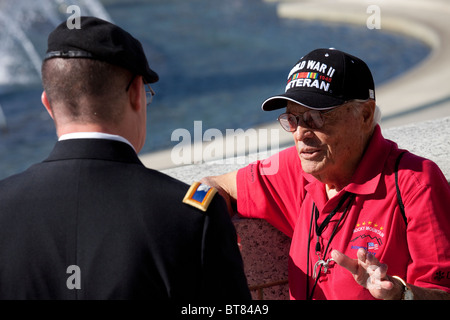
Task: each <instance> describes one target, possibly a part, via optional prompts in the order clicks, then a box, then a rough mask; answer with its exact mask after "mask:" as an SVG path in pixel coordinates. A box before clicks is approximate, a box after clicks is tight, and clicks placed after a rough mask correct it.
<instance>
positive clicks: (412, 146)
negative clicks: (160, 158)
mask: <svg viewBox="0 0 450 320" xmlns="http://www.w3.org/2000/svg"><path fill="white" fill-rule="evenodd" d="M383 135H384V136H385V137H386V138H387V139H390V140H393V141H395V142H397V143H398V145H399V147H400V148H404V149H407V150H409V151H411V152H413V153H415V154H417V155H419V156H422V157H425V158H428V159H430V160H433V161H434V162H436V163H437V164H438V166H439V167H440V168H441V170H442V172H443V173H444V175H445V176H446V177H447V180H449V182H450V157H449V155H450V118H442V119H438V120H432V121H426V122H421V123H415V124H411V125H406V126H402V127H397V128H390V129H387V130H383ZM273 151H274V150H271V152H273ZM266 156H267V154H252V155H249V156H248V157H247V158H246V159H245V162H249V161H253V160H256V159H263V158H265V157H266ZM245 162H244V161H238V159H236V158H235V159H227V160H222V161H210V162H206V163H202V164H198V165H189V166H184V167H178V168H173V169H167V170H163V172H165V173H166V174H168V175H170V176H173V177H175V178H177V179H180V180H182V181H184V182H186V183H188V184H191V183H192V182H194V181H198V180H199V179H200V178H202V177H204V176H209V175H219V174H222V173H225V172H229V171H232V170H236V169H239V168H241V167H243V166H244V165H245V164H243V163H245ZM233 222H234V225H235V227H236V231H237V233H238V235H239V242H240V247H241V253H242V257H243V260H244V268H245V272H246V274H247V280H248V284H249V287H250V290H251V292H252V296H253V298H254V299H256V300H263V299H266V300H283V299H289V287H288V282H287V280H288V271H287V269H288V255H289V246H290V239H289V238H288V237H286V236H285V235H284V234H283V233H281V232H279V231H278V230H276V229H275V228H273V227H272V226H271V225H269V224H268V223H267V222H265V221H263V220H256V219H239V218H233Z"/></svg>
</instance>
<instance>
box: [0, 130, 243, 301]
mask: <svg viewBox="0 0 450 320" xmlns="http://www.w3.org/2000/svg"><path fill="white" fill-rule="evenodd" d="M188 189H189V186H188V185H186V184H184V183H182V182H180V181H178V180H175V179H173V178H171V177H169V176H167V175H165V174H163V173H160V172H158V171H155V170H151V169H148V168H146V167H145V166H144V165H143V164H142V163H141V162H140V160H139V159H138V157H137V155H136V153H135V151H134V150H133V149H132V148H131V147H130V146H129V145H127V144H126V143H123V142H119V141H113V140H103V139H74V140H65V141H59V142H58V143H57V144H56V145H55V148H54V150H53V151H52V153H51V154H50V156H49V157H48V159H46V160H45V161H43V162H42V163H39V164H36V165H34V166H32V167H31V168H29V169H28V170H26V171H25V172H23V173H21V174H18V175H15V176H12V177H10V178H7V179H5V180H3V181H1V182H0V298H1V299H166V298H169V299H243V298H245V299H247V298H250V294H249V291H248V288H247V282H246V278H245V275H244V272H243V267H242V259H241V256H240V252H239V249H238V246H237V240H236V232H235V229H234V226H233V225H232V223H231V221H230V219H229V216H228V214H227V211H226V206H225V203H224V200H223V199H222V198H221V197H220V196H219V195H216V196H214V197H213V198H212V202H211V203H210V204H209V206H208V208H207V210H206V211H202V210H200V209H198V208H195V207H194V206H192V205H189V204H186V203H183V198H184V196H185V194H186V192H187V191H188ZM194 191H195V190H194ZM200 202H201V201H200Z"/></svg>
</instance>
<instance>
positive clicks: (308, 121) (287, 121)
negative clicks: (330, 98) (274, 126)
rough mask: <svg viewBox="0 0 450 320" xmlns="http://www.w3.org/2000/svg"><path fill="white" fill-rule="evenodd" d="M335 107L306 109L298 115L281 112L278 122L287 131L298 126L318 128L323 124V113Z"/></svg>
mask: <svg viewBox="0 0 450 320" xmlns="http://www.w3.org/2000/svg"><path fill="white" fill-rule="evenodd" d="M336 109H337V107H336V108H333V109H331V110H328V111H319V110H308V111H306V112H303V113H302V114H299V115H294V114H292V113H282V114H280V116H279V117H278V122H279V123H280V124H281V127H282V128H283V129H284V130H286V131H287V132H295V131H296V130H297V127H298V126H301V127H304V128H308V129H320V128H322V127H323V125H324V124H325V117H324V115H325V114H327V113H329V112H331V111H334V110H336Z"/></svg>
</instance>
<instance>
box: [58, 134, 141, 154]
mask: <svg viewBox="0 0 450 320" xmlns="http://www.w3.org/2000/svg"><path fill="white" fill-rule="evenodd" d="M70 139H106V140H115V141H120V142H124V143H126V144H128V145H129V146H130V147H132V148H133V150H134V152H136V149H134V147H133V145H132V144H131V143H130V141H128V140H127V139H125V138H124V137H122V136H118V135H115V134H109V133H103V132H73V133H67V134H63V135H62V136H60V137H59V139H58V141H63V140H70Z"/></svg>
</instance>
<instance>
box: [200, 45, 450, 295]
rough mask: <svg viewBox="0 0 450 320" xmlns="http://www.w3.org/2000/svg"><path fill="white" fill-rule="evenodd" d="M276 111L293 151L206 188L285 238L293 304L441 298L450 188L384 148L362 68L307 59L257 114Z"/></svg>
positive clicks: (340, 56)
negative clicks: (298, 301) (288, 239)
mask: <svg viewBox="0 0 450 320" xmlns="http://www.w3.org/2000/svg"><path fill="white" fill-rule="evenodd" d="M280 108H286V111H285V113H283V114H281V115H280V116H279V118H278V120H279V122H280V124H281V126H282V127H283V129H285V130H287V131H289V132H292V135H293V138H294V142H295V147H290V148H287V149H285V150H283V151H281V152H280V153H278V154H276V155H274V156H272V157H270V158H268V159H266V160H264V161H257V162H255V163H252V164H250V165H248V166H247V167H245V168H242V169H240V170H238V171H235V172H230V173H227V174H224V175H221V176H214V177H206V178H204V179H203V181H204V182H205V183H208V184H210V185H213V186H215V187H216V188H218V189H219V192H221V193H222V194H223V195H224V197H227V199H228V201H229V203H233V202H234V201H237V211H238V213H239V214H240V215H242V216H243V217H248V218H262V219H266V220H267V221H268V222H270V223H271V224H272V225H274V226H275V227H276V228H278V229H279V230H281V231H282V232H284V233H285V234H286V235H288V236H289V237H291V238H292V242H291V248H290V257H289V287H290V295H291V298H292V299H374V298H376V299H440V298H448V297H449V292H450V250H449V243H450V215H449V214H448V208H449V207H450V187H449V185H448V183H447V181H446V179H445V177H444V176H443V174H442V172H441V171H440V169H439V168H438V167H437V166H436V164H434V163H433V162H431V161H430V160H427V159H423V158H420V157H418V156H416V155H413V154H411V153H409V152H406V151H405V150H400V149H398V147H397V145H396V144H395V143H394V142H392V141H389V140H386V139H384V138H383V136H382V134H381V130H380V127H379V125H378V124H377V118H378V117H379V112H378V107H377V106H376V104H375V88H374V83H373V79H372V75H371V72H370V70H369V68H368V67H367V65H366V64H365V63H364V62H363V61H361V60H360V59H358V58H357V57H354V56H351V55H349V54H347V53H344V52H341V51H338V50H334V49H317V50H314V51H312V52H310V53H308V54H307V55H305V56H304V57H302V58H301V59H300V61H298V62H297V63H296V64H295V66H294V67H293V68H292V70H291V71H290V73H289V75H288V79H287V86H286V91H285V93H284V94H281V95H278V96H275V97H271V98H269V99H267V100H266V101H265V102H264V103H263V105H262V109H263V110H266V111H267V110H275V109H280ZM275 165H278V171H277V172H276V173H275V174H272V171H273V167H274V166H275ZM268 168H270V170H267V169H268ZM397 186H398V187H397ZM397 192H399V194H397ZM229 207H231V206H229Z"/></svg>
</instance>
